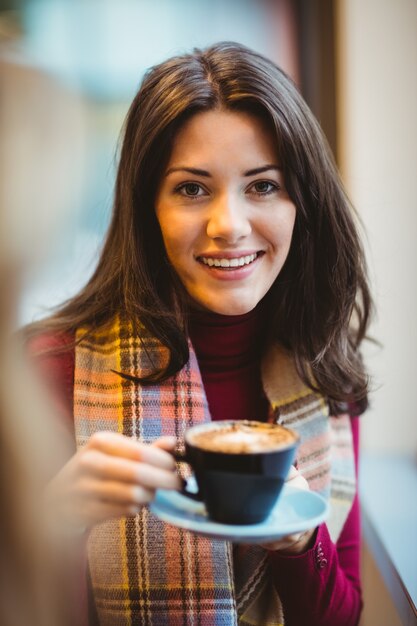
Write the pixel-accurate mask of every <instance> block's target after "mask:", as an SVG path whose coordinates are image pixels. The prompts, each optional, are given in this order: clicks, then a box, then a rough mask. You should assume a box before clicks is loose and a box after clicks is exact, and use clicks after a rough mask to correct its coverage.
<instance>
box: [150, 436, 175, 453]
mask: <svg viewBox="0 0 417 626" xmlns="http://www.w3.org/2000/svg"><path fill="white" fill-rule="evenodd" d="M151 445H152V446H155V447H157V448H161V450H167V451H168V452H172V451H173V450H175V447H176V445H177V439H176V437H171V436H168V435H165V436H163V437H159V439H157V440H156V441H154V442H153V443H152V444H151Z"/></svg>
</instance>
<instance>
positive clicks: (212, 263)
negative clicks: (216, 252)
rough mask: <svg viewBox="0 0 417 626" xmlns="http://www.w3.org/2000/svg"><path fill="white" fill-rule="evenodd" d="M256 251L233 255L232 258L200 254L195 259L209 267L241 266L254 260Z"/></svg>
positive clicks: (256, 254) (227, 267)
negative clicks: (243, 254)
mask: <svg viewBox="0 0 417 626" xmlns="http://www.w3.org/2000/svg"><path fill="white" fill-rule="evenodd" d="M258 254H259V253H258V252H254V253H253V254H247V255H245V256H239V257H234V258H232V259H222V258H220V259H219V258H213V257H205V256H200V257H198V258H197V260H198V261H199V262H200V263H203V265H208V266H209V267H220V268H222V269H229V268H233V269H234V268H236V267H243V266H244V265H250V264H251V263H253V262H254V261H255V259H256V258H257V257H258Z"/></svg>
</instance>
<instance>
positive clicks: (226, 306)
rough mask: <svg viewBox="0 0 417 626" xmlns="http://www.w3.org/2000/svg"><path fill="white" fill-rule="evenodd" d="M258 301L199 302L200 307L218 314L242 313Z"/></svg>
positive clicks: (253, 306) (251, 308) (250, 308)
mask: <svg viewBox="0 0 417 626" xmlns="http://www.w3.org/2000/svg"><path fill="white" fill-rule="evenodd" d="M257 304H258V302H257V301H256V302H255V301H252V302H236V301H235V302H230V303H228V302H210V303H204V304H201V305H200V306H201V308H204V309H205V310H206V311H211V312H212V313H218V314H219V315H244V314H245V313H249V312H250V311H253V309H254V308H255V307H256V305H257Z"/></svg>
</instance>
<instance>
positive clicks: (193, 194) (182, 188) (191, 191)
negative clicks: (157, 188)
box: [175, 183, 206, 198]
mask: <svg viewBox="0 0 417 626" xmlns="http://www.w3.org/2000/svg"><path fill="white" fill-rule="evenodd" d="M175 191H176V192H177V193H179V194H180V195H181V196H186V197H187V198H198V197H199V196H203V195H206V192H205V190H204V189H203V187H201V185H199V184H198V183H181V185H178V187H176V188H175Z"/></svg>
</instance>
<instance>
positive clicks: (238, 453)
mask: <svg viewBox="0 0 417 626" xmlns="http://www.w3.org/2000/svg"><path fill="white" fill-rule="evenodd" d="M298 442H299V437H298V435H297V434H296V433H295V432H294V431H292V430H290V429H288V428H285V427H283V426H281V425H279V424H267V423H263V422H256V421H239V420H229V421H216V422H209V423H205V424H199V425H197V426H193V427H191V428H189V429H188V430H187V431H186V433H185V453H184V455H176V458H177V460H179V461H183V462H186V463H188V464H189V465H191V467H192V469H193V471H194V474H195V478H196V481H197V485H198V492H197V493H196V494H192V493H189V492H188V491H187V490H186V488H185V490H184V492H183V493H184V494H185V495H188V496H189V497H192V498H194V499H199V500H202V501H203V502H204V503H205V505H206V509H207V513H208V516H209V518H210V519H212V520H213V521H216V522H221V523H224V524H256V523H259V522H262V521H263V520H265V519H266V518H267V517H268V515H269V513H270V512H271V510H272V508H273V507H274V505H275V503H276V502H277V500H278V497H279V495H280V493H281V490H282V487H283V484H284V482H285V479H286V478H287V475H288V472H289V469H290V466H291V464H292V463H293V461H294V457H295V452H296V448H297V445H298Z"/></svg>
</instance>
